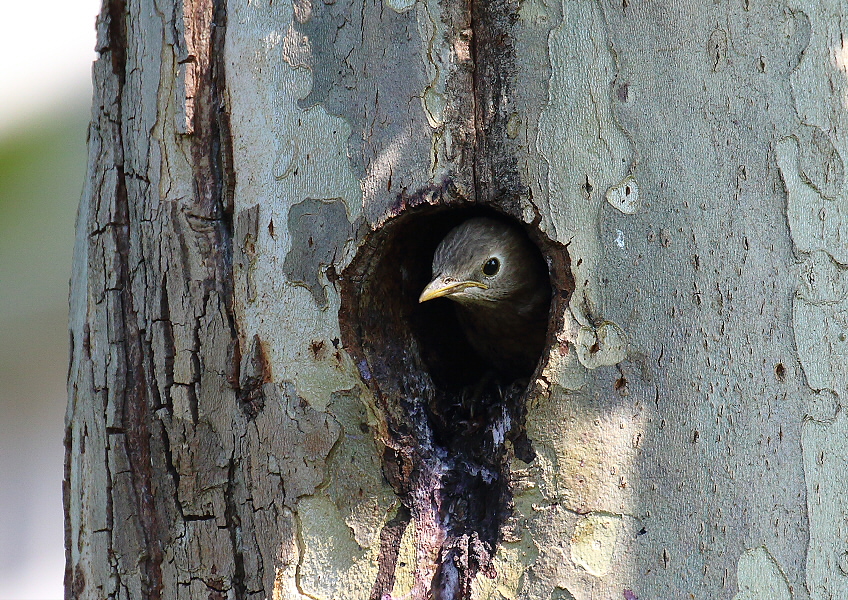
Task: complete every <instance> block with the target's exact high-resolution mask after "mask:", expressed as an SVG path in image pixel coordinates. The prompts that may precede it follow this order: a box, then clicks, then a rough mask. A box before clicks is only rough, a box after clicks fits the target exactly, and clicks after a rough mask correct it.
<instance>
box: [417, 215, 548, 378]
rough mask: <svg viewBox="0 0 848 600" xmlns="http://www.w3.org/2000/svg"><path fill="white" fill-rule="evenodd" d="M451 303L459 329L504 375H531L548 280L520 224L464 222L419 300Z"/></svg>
mask: <svg viewBox="0 0 848 600" xmlns="http://www.w3.org/2000/svg"><path fill="white" fill-rule="evenodd" d="M436 298H447V299H449V300H452V301H453V302H454V303H455V306H456V312H457V317H458V320H459V323H460V326H461V327H462V330H463V332H464V334H465V337H466V338H467V340H468V342H469V343H470V345H471V347H472V348H473V349H474V350H475V351H476V352H477V354H478V355H479V356H480V357H481V358H482V359H483V360H484V361H486V362H487V363H488V364H489V365H490V366H491V368H492V369H493V370H495V371H496V372H497V373H498V376H499V378H500V379H504V378H509V379H516V378H529V377H530V375H532V373H533V371H534V370H535V368H536V365H537V363H538V362H539V357H540V356H541V353H542V351H543V349H544V346H545V338H546V335H547V323H548V312H549V308H550V300H551V285H550V278H549V276H548V269H547V265H546V264H545V261H544V259H543V258H542V255H541V253H540V251H539V249H538V248H537V247H536V246H535V245H534V244H533V243H532V242H531V241H530V239H529V238H528V237H527V235H526V234H525V233H524V231H522V230H521V229H520V228H519V227H518V226H517V225H513V224H510V223H508V222H506V221H502V220H500V219H494V218H490V217H475V218H471V219H468V220H466V221H464V222H463V223H461V224H459V225H458V226H456V227H455V228H453V229H452V230H450V231H449V232H448V233H447V235H446V236H445V237H444V239H442V241H441V242H440V243H439V245H438V246H437V247H436V250H435V252H434V253H433V263H432V279H431V281H430V283H428V284H427V286H426V287H425V288H424V290H423V291H422V292H421V295H420V296H419V298H418V302H419V303H422V302H428V301H431V300H434V299H436Z"/></svg>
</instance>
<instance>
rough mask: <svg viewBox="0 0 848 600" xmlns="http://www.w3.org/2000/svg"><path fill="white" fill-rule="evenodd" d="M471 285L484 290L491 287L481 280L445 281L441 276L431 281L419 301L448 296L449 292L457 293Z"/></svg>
mask: <svg viewBox="0 0 848 600" xmlns="http://www.w3.org/2000/svg"><path fill="white" fill-rule="evenodd" d="M470 287H478V288H482V289H484V290H487V289H489V286H487V285H486V284H485V283H480V282H479V281H450V282H448V281H445V280H444V279H442V278H441V277H437V278H436V279H434V280H433V281H431V282H430V283H429V284H428V285H427V287H425V288H424V291H423V292H421V295H420V296H419V297H418V302H427V300H433V299H434V298H441V297H442V296H447V295H448V294H455V293H456V292H461V291H462V290H465V289H468V288H470Z"/></svg>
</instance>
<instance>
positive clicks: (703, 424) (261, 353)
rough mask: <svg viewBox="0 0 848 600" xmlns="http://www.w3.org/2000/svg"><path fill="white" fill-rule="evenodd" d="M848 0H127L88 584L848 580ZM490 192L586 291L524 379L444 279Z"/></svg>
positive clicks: (80, 258)
mask: <svg viewBox="0 0 848 600" xmlns="http://www.w3.org/2000/svg"><path fill="white" fill-rule="evenodd" d="M844 16H845V7H844V6H843V5H840V4H838V3H836V2H835V1H832V0H821V1H818V2H814V1H807V0H797V1H795V0H787V1H770V2H765V1H758V0H715V1H713V0H709V1H700V2H680V1H672V0H668V1H663V0H659V1H656V2H643V1H639V0H623V1H622V0H561V1H556V0H491V1H486V2H483V1H478V0H466V1H458V2H447V1H444V0H442V1H439V0H334V1H330V0H323V1H322V0H294V1H281V2H277V1H276V0H271V1H268V2H248V1H247V0H182V1H181V2H176V1H175V0H174V1H172V0H104V5H103V10H102V12H101V15H100V17H99V19H98V22H97V31H98V41H97V51H98V53H99V58H98V60H97V61H96V63H95V65H94V70H93V75H94V83H95V95H94V104H93V110H92V124H91V128H90V134H89V145H90V158H89V172H88V178H87V181H86V186H85V190H84V193H83V198H82V202H81V205H80V212H79V219H78V223H77V241H76V248H75V259H74V272H73V277H72V289H71V310H70V324H71V365H70V371H69V396H70V398H69V405H68V416H67V434H66V448H67V460H66V479H65V508H66V523H67V534H66V547H67V570H66V590H67V591H66V596H67V597H68V598H74V599H77V598H79V599H85V598H91V599H95V598H96V599H102V598H121V599H136V598H145V599H146V598H154V599H155V598H163V599H164V598H191V599H195V598H236V599H249V598H255V599H256V600H258V599H260V598H275V599H278V600H280V599H285V600H289V599H297V600H305V599H306V598H312V599H327V600H330V599H345V600H347V599H362V600H365V599H368V600H386V599H388V598H394V599H399V598H411V599H412V600H424V599H426V598H434V599H435V600H449V599H451V600H460V599H463V600H464V599H466V598H473V599H475V600H478V599H479V600H483V599H487V600H501V599H504V598H508V599H513V598H522V599H527V600H548V599H559V600H562V599H577V600H589V599H594V598H604V599H606V598H625V599H627V600H632V599H634V598H642V599H646V598H698V599H701V598H710V599H727V600H730V599H734V600H759V599H766V598H768V599H781V600H783V599H793V600H804V599H811V600H829V599H831V598H845V597H848V537H846V534H845V518H846V515H848V478H846V477H845V475H844V474H845V473H846V472H848V444H846V443H845V439H846V437H848V414H847V413H846V411H845V410H843V406H842V398H843V397H845V396H846V393H848V367H846V365H847V364H848V362H846V356H848V341H846V340H848V275H846V265H848V245H846V242H845V238H846V236H848V233H846V231H848V209H846V206H848V205H847V204H846V201H847V200H848V198H847V197H846V191H845V185H844V177H845V173H844V163H843V159H842V156H843V155H845V154H846V152H848V137H847V136H848V120H846V117H848V112H846V97H848V80H846V72H848V46H846V44H845V42H844V41H843V40H844V39H846V35H845V33H846V32H845V28H846V27H848V25H846V23H848V21H846V20H845V19H844ZM479 214H495V215H499V216H500V218H511V219H513V220H515V221H516V222H518V223H521V224H523V226H524V227H525V229H526V230H527V233H528V235H529V236H530V238H531V239H532V240H533V241H534V242H536V243H537V244H538V245H539V247H540V250H541V251H542V252H543V254H544V255H545V258H546V260H547V261H548V265H549V268H550V272H551V284H552V288H553V292H554V295H553V300H552V309H551V320H550V321H551V322H550V327H549V330H548V347H547V348H546V349H545V352H544V353H543V355H542V357H541V360H540V364H539V367H538V369H537V370H536V372H535V373H534V374H533V375H532V376H531V377H529V381H522V382H517V383H516V384H515V385H513V386H501V387H500V388H497V389H496V388H493V387H492V386H491V385H488V384H484V385H481V386H476V382H479V381H480V380H482V379H484V377H483V376H484V373H485V365H483V366H481V365H479V364H475V363H474V360H473V359H471V358H469V354H468V353H467V352H465V350H464V347H463V345H462V344H463V342H462V340H461V339H459V338H456V335H457V328H456V327H455V322H453V321H451V317H450V315H449V314H448V313H447V312H446V311H444V310H442V309H441V308H439V307H438V305H435V304H434V305H433V306H432V307H424V306H418V305H417V303H416V301H415V299H416V297H417V294H418V293H420V289H421V288H423V285H424V284H425V283H426V281H427V278H428V276H429V273H428V272H427V271H428V265H429V261H430V254H429V253H430V252H432V249H433V248H434V247H435V245H436V244H437V243H438V241H439V239H440V236H441V235H443V234H444V233H445V232H446V231H447V230H448V229H450V227H451V226H453V225H454V224H456V223H458V222H460V221H461V220H462V219H463V218H466V217H468V216H472V215H479ZM525 385H526V387H525ZM475 390H476V391H475ZM480 390H482V391H480ZM481 398H483V399H484V400H485V402H480V399H481Z"/></svg>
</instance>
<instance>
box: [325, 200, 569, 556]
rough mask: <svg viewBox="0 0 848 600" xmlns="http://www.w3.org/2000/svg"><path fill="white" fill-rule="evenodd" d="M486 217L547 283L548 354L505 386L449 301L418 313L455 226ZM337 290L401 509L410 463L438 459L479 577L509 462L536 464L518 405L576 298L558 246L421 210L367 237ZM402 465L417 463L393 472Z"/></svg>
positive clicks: (503, 504) (449, 213)
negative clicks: (524, 243)
mask: <svg viewBox="0 0 848 600" xmlns="http://www.w3.org/2000/svg"><path fill="white" fill-rule="evenodd" d="M482 216H484V217H489V218H493V219H498V220H503V221H509V222H511V223H512V224H513V225H515V226H517V227H519V228H520V229H521V230H522V231H523V232H525V234H526V235H527V237H528V239H529V240H530V241H531V242H532V243H533V245H534V247H535V248H536V249H537V256H536V259H537V260H538V261H539V263H540V264H542V265H544V269H545V271H546V272H547V273H548V274H549V282H550V287H551V294H550V306H549V311H548V315H549V317H548V322H547V323H546V324H544V325H543V326H544V327H546V329H547V331H546V337H545V339H546V342H545V345H544V348H540V350H539V357H538V359H537V360H536V361H535V366H534V368H533V369H526V370H525V371H524V372H519V373H513V374H510V376H509V378H508V379H505V378H504V377H503V376H502V374H501V373H498V372H497V369H493V366H492V365H491V364H488V363H487V361H486V360H485V359H484V358H483V357H482V356H480V355H478V353H477V352H475V350H474V348H473V347H472V345H471V344H470V343H469V341H468V339H466V337H465V334H464V333H463V328H462V327H461V326H460V321H459V319H458V317H457V311H456V307H455V303H454V302H453V301H451V300H449V299H447V298H437V299H434V300H430V301H427V302H424V303H419V296H420V294H421V292H422V291H423V290H424V288H425V287H426V286H427V284H428V283H429V282H430V281H431V279H432V275H433V273H432V264H433V255H434V252H435V250H436V248H437V246H438V245H439V243H440V242H441V241H442V239H444V237H445V235H446V234H447V233H448V232H449V231H451V230H452V229H453V228H454V227H456V226H457V225H459V224H461V223H462V222H464V221H465V220H467V219H470V218H474V217H482ZM342 285H343V287H342V293H341V296H342V306H341V310H340V314H339V320H340V325H341V331H342V342H343V344H344V346H345V347H346V349H347V350H348V352H350V353H351V355H352V356H353V357H354V359H355V360H356V362H357V364H358V367H359V370H360V373H361V375H362V378H363V380H364V381H366V382H367V383H368V385H369V386H370V388H371V389H372V391H373V392H374V397H375V398H376V401H377V404H378V407H377V408H378V409H379V410H380V411H381V412H382V415H383V417H384V419H385V425H386V427H385V428H384V429H383V428H381V429H382V430H383V431H385V432H387V434H388V436H389V439H384V440H383V442H384V443H386V446H387V448H388V451H387V454H386V456H385V457H384V473H386V476H387V478H388V479H389V482H390V483H391V484H392V485H393V487H394V488H395V490H396V491H397V492H398V494H399V495H401V496H402V497H403V496H406V497H407V500H406V502H407V504H409V502H411V500H410V498H411V497H412V495H410V494H409V493H408V492H409V490H410V489H411V488H413V487H414V486H415V485H416V483H415V481H414V478H415V472H416V470H417V469H418V470H420V468H421V467H420V465H417V464H414V463H415V461H416V460H420V461H423V460H425V459H424V458H422V457H432V456H439V457H443V458H439V460H441V461H443V463H444V473H445V474H444V476H443V477H442V478H441V481H442V490H441V497H443V498H444V504H443V506H442V509H441V510H442V511H444V512H445V513H446V518H445V522H446V523H449V524H450V525H449V529H450V530H451V531H450V533H449V535H448V538H449V539H458V538H461V537H463V536H464V539H471V538H473V539H474V540H477V541H478V542H480V543H478V544H477V545H476V546H475V545H474V544H472V543H469V544H465V547H472V546H474V547H478V548H483V549H484V550H481V551H479V552H477V554H478V555H475V556H469V557H467V559H468V560H467V563H466V564H469V565H476V567H474V568H473V569H472V570H474V571H477V570H479V569H484V568H486V564H487V562H488V559H487V558H486V556H484V555H485V554H486V553H487V552H488V553H491V555H493V554H494V551H495V547H496V545H497V542H498V539H499V535H500V527H501V524H502V523H503V522H504V521H505V519H506V517H507V516H508V515H509V512H510V511H511V491H510V489H509V484H508V476H507V474H508V469H509V461H510V460H511V455H512V453H513V452H514V455H515V456H518V457H519V458H521V459H522V460H525V461H526V462H530V461H531V460H532V459H533V451H532V447H531V445H530V442H529V441H528V440H527V437H526V434H525V431H524V416H525V412H526V410H525V399H526V397H527V395H528V394H530V393H533V382H534V381H535V377H534V376H535V372H536V371H538V370H539V369H541V368H542V367H543V366H544V362H545V358H546V357H547V355H548V353H549V351H550V348H551V346H552V344H554V343H556V340H555V337H554V332H555V331H557V330H558V329H559V328H561V325H562V322H561V319H562V315H564V314H565V308H566V306H565V305H566V302H567V301H568V298H569V296H570V293H571V291H572V290H573V289H574V285H573V281H572V279H571V272H570V264H569V259H568V254H567V252H566V249H565V247H564V246H562V245H561V244H558V243H556V242H553V241H551V240H550V239H549V238H547V237H546V236H545V235H544V234H543V233H542V232H541V231H540V230H539V229H538V228H537V227H534V226H527V225H524V224H523V223H521V222H519V221H517V220H515V219H512V218H511V217H509V216H507V215H505V214H502V213H500V212H498V211H496V210H492V209H489V208H482V207H479V206H468V207H459V208H457V207H445V206H430V205H424V206H419V207H416V208H412V209H408V210H406V211H405V212H404V213H402V214H401V215H399V216H397V217H395V218H393V219H391V220H389V221H387V222H386V223H384V224H383V225H382V226H381V227H380V228H378V229H377V230H375V231H373V232H372V233H371V234H369V235H368V237H367V238H366V240H365V243H364V244H363V245H362V247H361V248H360V251H359V252H358V254H357V256H356V258H355V259H354V261H353V262H352V263H351V265H350V266H349V267H348V269H346V270H345V272H344V274H343V276H342ZM507 441H508V442H511V443H505V442H507ZM430 446H436V447H437V448H433V447H430ZM508 448H511V449H512V450H508ZM410 449H411V451H409V450H410ZM410 456H412V457H413V458H412V459H411V460H412V463H413V464H400V463H401V462H403V461H404V460H406V461H409V460H410V459H409V458H408V457H410ZM404 457H406V458H404ZM414 457H418V458H414ZM428 460H429V459H428ZM389 463H391V464H389ZM475 543H476V542H475ZM486 549H487V550H486ZM475 552H476V551H475Z"/></svg>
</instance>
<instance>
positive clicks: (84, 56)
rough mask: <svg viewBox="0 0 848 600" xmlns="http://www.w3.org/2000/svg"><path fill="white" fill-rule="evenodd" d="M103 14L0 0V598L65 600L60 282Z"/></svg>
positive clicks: (87, 2)
mask: <svg viewBox="0 0 848 600" xmlns="http://www.w3.org/2000/svg"><path fill="white" fill-rule="evenodd" d="M99 7H100V2H99V0H40V1H38V2H33V1H31V0H2V1H0V9H2V10H0V600H54V599H59V598H62V597H63V591H62V578H63V575H64V560H65V558H64V548H63V544H64V540H63V538H64V532H63V528H64V524H63V520H62V471H63V447H62V435H63V419H64V413H65V403H66V392H65V378H66V375H67V363H68V331H67V312H68V300H67V297H68V277H69V274H70V268H71V249H72V246H73V237H74V219H75V216H76V209H77V204H78V203H79V197H80V191H81V190H82V183H83V177H84V176H85V164H86V147H85V140H86V130H87V127H88V115H89V105H90V100H91V89H90V79H91V62H92V60H94V58H95V53H94V41H95V32H94V23H95V17H96V14H97V12H98V10H99Z"/></svg>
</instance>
